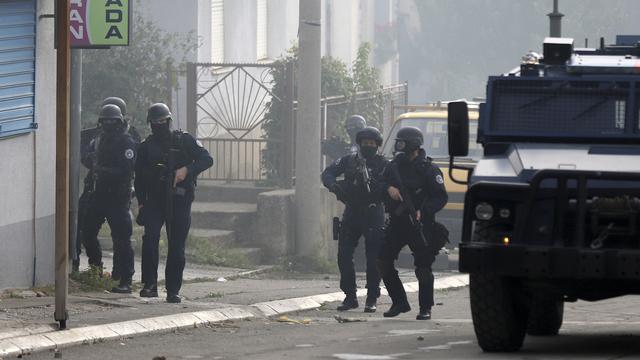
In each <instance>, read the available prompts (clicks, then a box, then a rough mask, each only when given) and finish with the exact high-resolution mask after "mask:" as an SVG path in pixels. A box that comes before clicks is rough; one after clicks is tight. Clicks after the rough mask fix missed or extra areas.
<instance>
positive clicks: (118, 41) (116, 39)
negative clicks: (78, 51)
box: [70, 0, 131, 48]
mask: <svg viewBox="0 0 640 360" xmlns="http://www.w3.org/2000/svg"><path fill="white" fill-rule="evenodd" d="M130 10H131V7H130V0H71V19H70V20H71V25H70V33H71V35H70V36H71V47H73V48H95V47H108V46H127V45H129V29H130V27H129V25H130V21H129V20H130V14H131V11H130Z"/></svg>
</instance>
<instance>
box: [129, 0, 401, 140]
mask: <svg viewBox="0 0 640 360" xmlns="http://www.w3.org/2000/svg"><path fill="white" fill-rule="evenodd" d="M321 1H322V6H321V9H322V14H321V16H322V54H323V55H329V56H332V57H335V58H338V59H340V60H342V61H343V62H345V63H346V64H348V65H350V64H352V63H353V62H354V61H355V59H356V57H357V52H358V48H359V46H360V44H362V43H364V42H368V43H370V44H371V45H372V49H373V52H372V60H371V62H372V65H374V66H375V67H376V68H378V69H379V70H380V77H381V78H380V80H381V83H382V84H384V85H388V84H396V83H398V82H399V76H398V74H399V58H398V55H397V38H396V31H395V28H396V22H397V7H398V4H397V3H398V0H321ZM138 9H139V10H140V13H141V14H142V15H143V16H145V17H146V18H148V19H150V20H152V21H153V22H154V23H155V24H156V26H158V27H159V28H160V29H163V30H165V31H167V32H170V33H175V32H178V33H182V34H192V35H193V36H195V37H197V41H198V45H199V46H198V49H197V51H196V52H195V53H193V54H175V56H174V57H175V58H176V59H182V58H185V59H187V61H192V62H200V63H254V62H268V61H272V60H274V59H277V58H279V57H280V56H282V55H283V54H284V53H285V52H286V51H287V50H288V49H290V48H291V47H292V46H293V45H294V44H295V43H296V41H297V38H298V12H299V0H183V1H180V6H175V1H172V0H153V1H150V0H145V1H140V4H139V5H138ZM167 9H172V10H171V11H167ZM185 55H186V56H185ZM184 85H185V81H184V79H182V80H180V81H179V89H178V91H177V92H176V93H175V94H174V96H173V99H174V101H173V107H174V109H173V110H174V113H176V115H177V116H176V117H177V118H178V123H179V125H181V127H183V128H185V127H186V126H185V124H184V119H185V118H186V106H185V102H186V90H185V89H184Z"/></svg>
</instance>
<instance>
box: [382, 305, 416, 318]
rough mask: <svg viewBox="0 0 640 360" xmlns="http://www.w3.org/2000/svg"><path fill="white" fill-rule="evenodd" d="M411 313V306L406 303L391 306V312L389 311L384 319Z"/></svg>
mask: <svg viewBox="0 0 640 360" xmlns="http://www.w3.org/2000/svg"><path fill="white" fill-rule="evenodd" d="M409 311H411V306H409V304H407V303H404V304H398V305H396V304H391V307H390V308H389V310H387V311H386V312H385V313H384V314H382V315H383V316H384V317H396V316H398V315H400V314H402V313H406V312H409Z"/></svg>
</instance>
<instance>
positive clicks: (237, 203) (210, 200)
mask: <svg viewBox="0 0 640 360" xmlns="http://www.w3.org/2000/svg"><path fill="white" fill-rule="evenodd" d="M271 190H273V189H272V188H266V187H253V186H250V185H248V184H220V183H214V182H206V181H199V182H198V188H197V190H196V200H195V202H194V203H193V205H192V207H191V234H192V235H193V236H195V237H198V238H205V239H207V240H208V241H209V242H210V243H211V244H212V245H213V246H222V247H225V248H230V249H233V250H234V251H236V252H240V253H242V254H243V255H244V256H245V257H246V258H247V259H248V260H249V261H250V262H251V263H252V264H255V265H257V264H260V263H261V261H262V249H260V248H258V247H256V246H255V245H253V234H254V226H255V222H256V219H257V201H258V194H260V193H262V192H265V191H271Z"/></svg>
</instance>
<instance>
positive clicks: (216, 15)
mask: <svg viewBox="0 0 640 360" xmlns="http://www.w3.org/2000/svg"><path fill="white" fill-rule="evenodd" d="M211 62H213V63H221V62H224V0H211Z"/></svg>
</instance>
